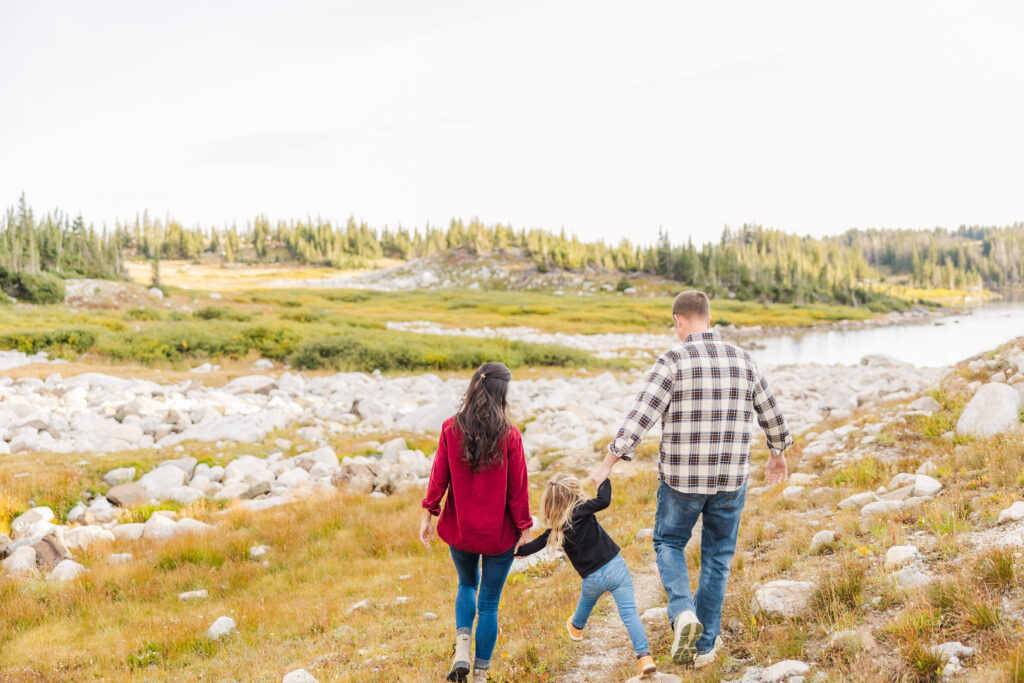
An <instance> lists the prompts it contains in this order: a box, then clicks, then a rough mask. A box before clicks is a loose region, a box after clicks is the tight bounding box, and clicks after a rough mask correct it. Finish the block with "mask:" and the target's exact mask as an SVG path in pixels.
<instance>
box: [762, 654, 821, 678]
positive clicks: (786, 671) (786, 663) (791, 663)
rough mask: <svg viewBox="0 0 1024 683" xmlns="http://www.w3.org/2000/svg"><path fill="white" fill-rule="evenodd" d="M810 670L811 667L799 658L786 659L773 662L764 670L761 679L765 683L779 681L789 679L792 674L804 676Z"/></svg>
mask: <svg viewBox="0 0 1024 683" xmlns="http://www.w3.org/2000/svg"><path fill="white" fill-rule="evenodd" d="M810 670H811V667H809V666H807V665H806V664H804V663H803V662H801V661H799V660H796V659H786V660H783V661H781V662H777V663H775V664H772V665H771V666H769V667H768V668H767V669H765V670H764V671H762V672H761V680H762V681H764V683H779V681H788V680H789V679H790V677H792V676H803V675H804V674H805V673H807V672H808V671H810Z"/></svg>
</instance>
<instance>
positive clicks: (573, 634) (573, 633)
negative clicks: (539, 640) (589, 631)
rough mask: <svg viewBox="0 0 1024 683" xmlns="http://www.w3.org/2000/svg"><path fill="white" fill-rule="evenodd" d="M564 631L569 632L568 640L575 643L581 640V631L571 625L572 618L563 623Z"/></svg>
mask: <svg viewBox="0 0 1024 683" xmlns="http://www.w3.org/2000/svg"><path fill="white" fill-rule="evenodd" d="M565 630H566V631H568V632H569V638H571V639H572V640H575V641H577V642H579V641H581V640H583V629H581V628H576V626H575V625H574V624H573V623H572V617H569V618H568V619H566V621H565Z"/></svg>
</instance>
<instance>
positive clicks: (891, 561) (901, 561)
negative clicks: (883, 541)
mask: <svg viewBox="0 0 1024 683" xmlns="http://www.w3.org/2000/svg"><path fill="white" fill-rule="evenodd" d="M919 554H920V553H919V552H918V550H917V548H916V547H914V546H912V545H894V546H892V547H891V548H889V549H888V550H887V551H886V552H885V568H886V569H900V568H901V567H904V566H906V565H908V564H910V563H911V562H913V561H914V560H915V559H916V558H917V556H918V555H919Z"/></svg>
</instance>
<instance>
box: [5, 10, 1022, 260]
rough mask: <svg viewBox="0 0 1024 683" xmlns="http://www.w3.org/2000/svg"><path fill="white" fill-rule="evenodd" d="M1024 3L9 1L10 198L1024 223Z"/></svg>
mask: <svg viewBox="0 0 1024 683" xmlns="http://www.w3.org/2000/svg"><path fill="white" fill-rule="evenodd" d="M1021 35H1024V3H1021V2H1017V1H1005V2H994V1H993V2H989V1H986V0H979V1H977V2H970V3H964V2H944V1H941V0H928V1H926V2H913V1H907V2H893V1H892V0H887V1H885V2H873V1H870V0H868V1H865V2H857V3H831V2H820V0H819V1H812V2H785V1H782V2H770V3H768V2H763V0H761V1H755V2H715V3H708V2H699V3H698V2H688V1H686V2H680V1H673V2H645V1H643V0H638V1H637V2H630V3H622V2H614V3H607V2H600V1H595V0H588V1H586V2H533V1H530V0H517V2H514V3H511V2H491V1H490V0H468V1H464V2H448V1H445V0H432V1H431V2H422V1H401V2H400V1H397V0H396V1H391V0H374V2H309V1H304V0H289V1H288V2H264V1H262V0H246V1H245V2H231V1H226V0H219V1H218V2H208V1H201V2H192V1H189V0H173V1H167V2H163V1H159V0H150V1H148V2H138V1H137V0H128V1H124V2H115V1H111V0H92V1H91V2H88V3H83V2H80V1H75V0H50V1H48V2H30V1H29V0H0V102H2V104H0V206H6V205H12V204H14V203H15V202H16V201H17V199H18V196H19V195H20V194H21V193H22V192H24V193H25V194H26V197H27V201H28V202H29V204H30V205H31V206H33V207H35V208H36V209H37V210H49V209H52V208H60V209H62V210H63V211H65V212H68V213H71V214H72V215H74V214H77V213H81V214H82V215H83V216H84V217H85V218H86V220H87V221H92V222H95V223H96V224H101V223H104V222H108V223H112V222H113V221H114V220H116V219H119V218H121V219H125V218H132V217H134V216H135V215H136V214H137V213H139V212H141V211H142V210H143V209H148V210H149V212H150V214H151V215H157V216H164V215H171V216H173V217H175V218H177V219H178V220H180V221H182V222H183V223H185V224H186V225H194V224H201V225H203V226H212V225H225V224H228V223H230V222H237V223H238V224H239V225H241V224H244V223H245V222H246V221H247V220H248V219H251V218H252V217H253V216H255V215H256V214H258V213H265V214H267V215H268V216H270V217H271V218H272V219H278V218H301V217H306V216H321V217H324V218H330V219H342V220H343V219H346V218H347V217H349V216H354V217H356V218H357V219H360V220H365V221H367V222H368V223H370V224H371V225H375V226H383V225H387V226H390V227H397V226H399V225H402V226H406V227H410V228H411V227H416V226H423V225H424V224H425V223H430V224H432V225H445V224H447V222H448V220H449V219H450V218H451V217H453V216H458V217H463V218H467V219H468V218H470V217H473V216H477V217H479V218H480V219H482V220H483V221H484V222H486V223H489V224H490V223H495V222H501V223H510V224H512V225H513V226H516V227H528V228H529V227H541V228H548V229H554V230H557V229H560V228H564V229H565V230H566V231H568V232H570V233H575V234H577V235H579V236H580V237H583V238H586V239H597V238H601V239H605V240H609V241H613V242H614V241H617V240H619V239H620V238H623V237H628V238H630V239H631V240H633V241H634V242H641V243H644V242H651V241H653V240H654V239H655V237H656V235H657V233H658V230H659V229H660V228H661V229H664V230H665V231H667V232H668V233H669V235H670V236H671V238H672V239H673V241H682V240H685V239H686V238H692V239H694V241H697V242H700V241H704V240H708V239H716V238H717V236H718V235H719V234H720V232H721V230H722V229H723V227H724V226H726V225H729V226H734V227H736V226H739V225H742V224H743V223H748V222H751V223H760V224H762V225H766V226H771V227H777V228H781V229H784V230H787V231H790V232H797V233H800V234H814V235H822V234H831V233H837V232H841V231H843V230H846V229H848V228H853V227H860V228H869V227H906V228H932V227H935V226H945V227H951V228H955V227H957V226H959V225H961V224H968V225H1007V224H1010V223H1013V222H1015V221H1021V220H1024V192H1022V191H1021V188H1024V124H1022V121H1024V59H1022V58H1021V53H1020V36H1021Z"/></svg>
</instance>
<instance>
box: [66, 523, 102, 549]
mask: <svg viewBox="0 0 1024 683" xmlns="http://www.w3.org/2000/svg"><path fill="white" fill-rule="evenodd" d="M113 540H114V534H112V533H110V532H109V531H107V530H106V529H104V528H103V527H101V526H95V525H93V526H76V527H74V528H72V529H65V530H64V543H65V545H67V547H68V549H70V550H85V549H86V548H88V547H89V546H90V545H92V544H93V543H95V542H96V541H113Z"/></svg>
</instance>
